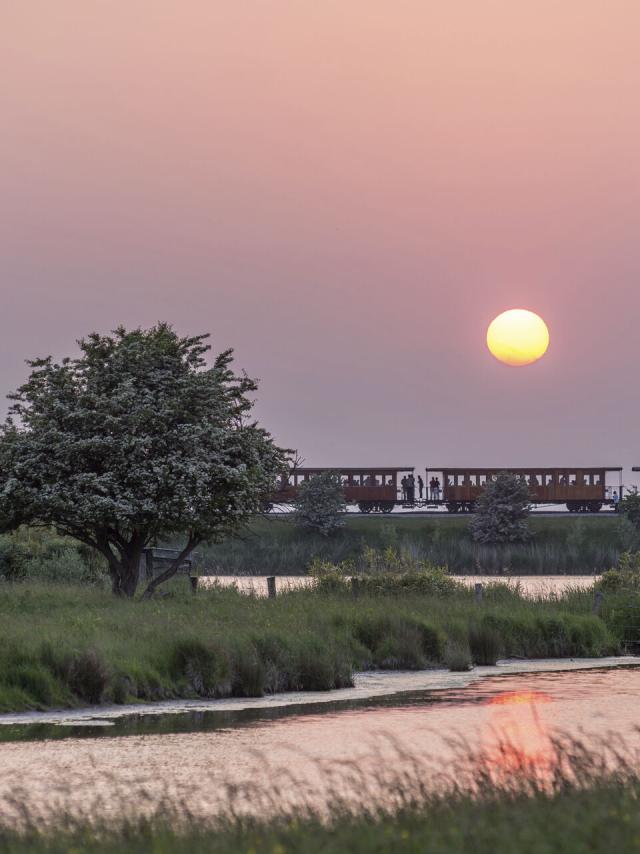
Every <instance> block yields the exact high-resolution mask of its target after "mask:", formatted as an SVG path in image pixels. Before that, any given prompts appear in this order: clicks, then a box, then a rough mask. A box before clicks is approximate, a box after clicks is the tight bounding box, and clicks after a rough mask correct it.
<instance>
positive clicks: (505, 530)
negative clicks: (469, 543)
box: [470, 471, 531, 543]
mask: <svg viewBox="0 0 640 854" xmlns="http://www.w3.org/2000/svg"><path fill="white" fill-rule="evenodd" d="M530 502H531V496H530V494H529V487H528V486H527V483H526V481H525V480H524V478H521V477H517V476H516V475H514V474H511V473H509V472H504V471H503V472H500V473H499V474H498V475H497V476H496V477H495V478H494V479H493V480H487V483H486V485H485V488H484V491H483V492H482V494H481V495H480V497H479V498H478V500H477V501H476V507H475V511H476V515H475V516H474V518H473V519H472V520H471V524H470V527H471V533H472V536H473V539H474V540H475V541H476V542H479V543H521V542H524V541H525V540H528V539H529V537H530V536H531V533H530V531H529V526H528V524H527V519H528V516H529V510H530Z"/></svg>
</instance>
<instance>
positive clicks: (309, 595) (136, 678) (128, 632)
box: [0, 579, 620, 711]
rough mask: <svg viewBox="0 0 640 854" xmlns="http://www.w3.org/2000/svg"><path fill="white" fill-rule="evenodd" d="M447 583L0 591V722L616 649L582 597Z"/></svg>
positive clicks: (8, 587) (610, 624)
mask: <svg viewBox="0 0 640 854" xmlns="http://www.w3.org/2000/svg"><path fill="white" fill-rule="evenodd" d="M427 581H428V579H427ZM449 585H453V589H449V590H445V591H444V592H442V591H441V592H429V583H427V584H426V586H425V584H423V583H421V584H419V585H417V586H416V585H413V587H412V588H411V589H409V590H404V591H403V590H402V589H400V588H394V589H395V593H394V595H364V596H362V597H361V598H358V599H354V598H353V597H352V596H351V595H350V594H349V593H348V592H344V591H343V592H341V591H340V590H335V591H333V592H331V590H329V591H325V592H322V591H313V590H305V591H297V592H291V593H287V594H284V595H282V596H279V597H278V598H277V599H275V600H266V599H259V598H254V597H250V596H246V595H241V594H239V593H238V592H236V591H235V590H233V589H213V590H210V591H201V592H198V594H197V595H196V596H195V597H194V596H193V595H192V594H191V593H189V592H188V582H187V581H186V580H185V579H180V580H176V582H175V583H174V585H173V587H170V588H169V590H168V593H167V595H166V596H164V597H162V598H158V599H156V600H151V601H145V602H141V601H121V600H114V599H113V597H112V596H111V595H110V594H109V593H108V592H106V591H102V590H100V589H96V588H87V587H81V586H74V587H66V586H62V585H44V584H31V583H16V584H4V585H2V586H1V587H0V711H10V710H20V709H29V708H46V707H54V706H77V705H82V704H87V703H99V702H116V703H122V702H125V701H132V700H141V701H142V700H158V699H165V698H172V697H196V696H203V697H221V696H231V695H233V696H260V695H262V694H264V693H269V692H276V691H284V690H329V689H332V688H336V687H341V686H347V685H350V684H351V682H352V672H353V670H354V669H358V670H363V669H369V668H388V669H421V668H426V667H432V666H440V667H442V666H447V667H449V668H451V669H458V670H464V669H468V667H469V666H470V665H471V664H472V663H477V664H491V663H494V662H495V661H496V659H497V658H499V657H503V656H514V655H517V656H526V657H532V658H536V657H538V658H540V657H549V656H600V655H604V654H609V653H614V652H616V651H617V650H618V648H619V645H620V642H619V633H618V632H617V630H616V625H615V620H607V619H604V620H603V619H600V618H598V617H595V616H593V615H592V614H591V604H592V593H590V592H589V591H582V592H580V591H577V590H576V591H569V592H567V593H566V594H564V595H563V596H562V597H561V598H555V599H549V600H538V601H531V600H528V599H523V598H521V597H520V596H519V595H518V594H517V592H513V591H510V590H508V589H505V588H504V587H503V586H496V587H488V588H487V590H486V592H485V600H484V602H483V604H482V605H478V604H476V603H475V602H474V600H473V594H472V593H471V591H469V590H468V589H466V588H464V587H462V586H461V585H458V584H456V583H455V582H449ZM437 590H440V587H438V588H437ZM34 627H37V631H34Z"/></svg>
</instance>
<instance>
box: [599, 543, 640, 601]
mask: <svg viewBox="0 0 640 854" xmlns="http://www.w3.org/2000/svg"><path fill="white" fill-rule="evenodd" d="M595 586H596V587H597V589H599V590H602V591H603V592H605V593H613V592H618V591H621V590H639V589H640V552H623V553H622V554H621V555H620V558H619V559H618V565H617V566H616V568H615V569H610V570H607V572H604V573H603V574H602V577H601V578H600V580H599V581H598V582H597V583H596V585H595Z"/></svg>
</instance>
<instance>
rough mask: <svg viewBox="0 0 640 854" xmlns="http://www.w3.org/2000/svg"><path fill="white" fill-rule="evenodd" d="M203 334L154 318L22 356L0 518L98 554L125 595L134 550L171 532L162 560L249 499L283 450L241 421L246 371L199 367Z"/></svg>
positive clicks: (244, 514)
mask: <svg viewBox="0 0 640 854" xmlns="http://www.w3.org/2000/svg"><path fill="white" fill-rule="evenodd" d="M207 337H208V336H206V335H199V336H196V337H192V338H180V337H178V335H177V334H176V333H175V332H174V331H173V330H172V329H171V327H170V326H168V325H166V324H159V325H158V326H156V327H154V328H152V329H149V330H146V331H145V330H140V329H137V330H134V331H131V332H128V331H126V330H125V329H123V328H119V329H117V330H116V331H115V332H114V333H113V335H112V336H101V335H98V334H93V335H90V336H89V337H88V338H86V339H83V340H81V341H79V342H78V343H79V346H80V351H81V355H80V356H79V357H78V358H75V359H65V360H64V361H63V362H62V363H61V364H56V363H54V362H53V361H52V359H51V358H46V359H38V360H36V361H32V362H29V363H28V364H29V365H30V367H31V369H32V371H31V375H30V377H29V379H28V380H27V382H26V383H25V384H24V385H23V386H22V387H21V388H19V389H18V391H17V392H16V393H15V394H14V395H13V396H12V398H11V399H12V400H13V401H14V403H13V405H12V407H11V409H10V415H9V418H8V419H7V421H6V423H5V424H4V426H3V427H2V429H1V431H0V522H2V527H3V528H4V529H5V530H10V529H13V528H17V527H18V526H19V525H21V524H29V525H36V526H52V527H54V528H55V529H56V530H57V531H58V532H59V533H61V534H64V535H68V536H70V537H74V538H75V539H77V540H79V541H80V542H82V543H86V544H87V545H89V546H91V547H93V548H94V549H96V550H97V551H98V552H100V553H101V554H102V555H104V557H105V558H106V560H107V562H108V565H109V572H110V575H111V582H112V589H113V592H114V594H116V595H118V596H133V594H134V593H135V591H136V587H137V584H138V574H139V563H140V558H141V555H142V551H143V549H144V548H145V547H148V546H150V545H152V544H154V543H156V542H157V541H158V540H159V539H160V538H164V537H169V536H178V535H180V536H184V537H185V538H186V544H185V546H184V548H183V549H182V551H181V552H180V554H179V556H178V557H177V558H176V560H175V561H173V563H172V564H171V565H170V566H169V567H168V568H167V570H166V571H164V572H162V573H161V574H160V575H159V576H157V577H156V578H154V579H153V580H152V581H151V582H150V583H149V585H148V587H147V589H146V591H145V595H147V596H150V595H151V594H152V593H153V591H154V590H155V588H156V587H157V586H158V585H159V584H160V583H162V582H163V581H165V580H167V579H168V578H170V577H171V576H172V575H174V574H175V573H176V571H177V570H178V568H179V566H180V565H181V564H182V563H183V562H184V560H185V559H186V558H187V557H188V555H189V554H190V553H191V552H192V551H193V549H194V548H195V547H196V546H197V545H198V544H199V543H202V542H219V541H220V540H222V539H223V538H225V537H226V536H228V535H230V534H232V533H234V532H235V531H237V530H238V528H240V527H241V526H242V525H243V524H244V522H245V521H246V520H247V519H248V517H249V516H250V515H251V514H253V513H255V512H259V511H260V509H261V507H262V505H263V502H264V500H265V498H266V496H268V494H269V493H270V491H272V488H273V483H274V482H275V478H276V475H277V473H278V472H279V471H281V470H282V468H283V466H286V459H285V454H284V453H283V452H282V451H281V450H280V449H278V448H277V447H276V446H275V445H274V443H273V441H272V439H271V437H270V436H269V434H268V433H267V432H266V431H265V430H263V429H262V428H261V427H259V426H258V425H257V424H255V423H253V422H250V421H248V414H249V411H250V409H251V407H252V403H251V401H250V400H249V399H248V397H247V394H248V393H250V392H252V391H254V390H255V389H256V387H257V386H256V383H255V381H254V380H251V379H249V378H248V377H246V376H244V375H241V376H238V375H236V374H235V373H234V372H233V371H232V369H231V362H232V351H231V350H227V351H225V352H223V353H221V354H220V355H219V356H218V357H217V358H216V359H215V360H214V362H213V364H212V365H211V366H210V367H207V364H206V362H205V354H206V353H207V351H208V350H209V349H210V348H209V346H208V345H207V344H205V340H206V338H207Z"/></svg>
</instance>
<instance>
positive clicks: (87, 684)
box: [67, 650, 109, 704]
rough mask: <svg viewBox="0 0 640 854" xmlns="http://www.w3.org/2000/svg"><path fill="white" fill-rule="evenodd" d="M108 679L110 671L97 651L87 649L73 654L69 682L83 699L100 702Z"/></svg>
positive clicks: (68, 676) (69, 665) (76, 693)
mask: <svg viewBox="0 0 640 854" xmlns="http://www.w3.org/2000/svg"><path fill="white" fill-rule="evenodd" d="M108 681H109V671H108V669H107V666H106V665H105V663H104V661H103V660H102V658H101V656H100V655H99V654H98V653H97V652H95V651H94V650H87V651H85V652H77V653H75V655H73V656H71V659H70V660H69V664H68V675H67V682H68V685H69V687H70V688H71V690H72V691H73V693H74V694H75V695H76V696H78V697H80V699H81V700H84V701H85V702H86V703H92V704H93V703H99V702H100V700H101V699H102V695H103V694H104V691H105V688H106V687H107V682H108Z"/></svg>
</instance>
